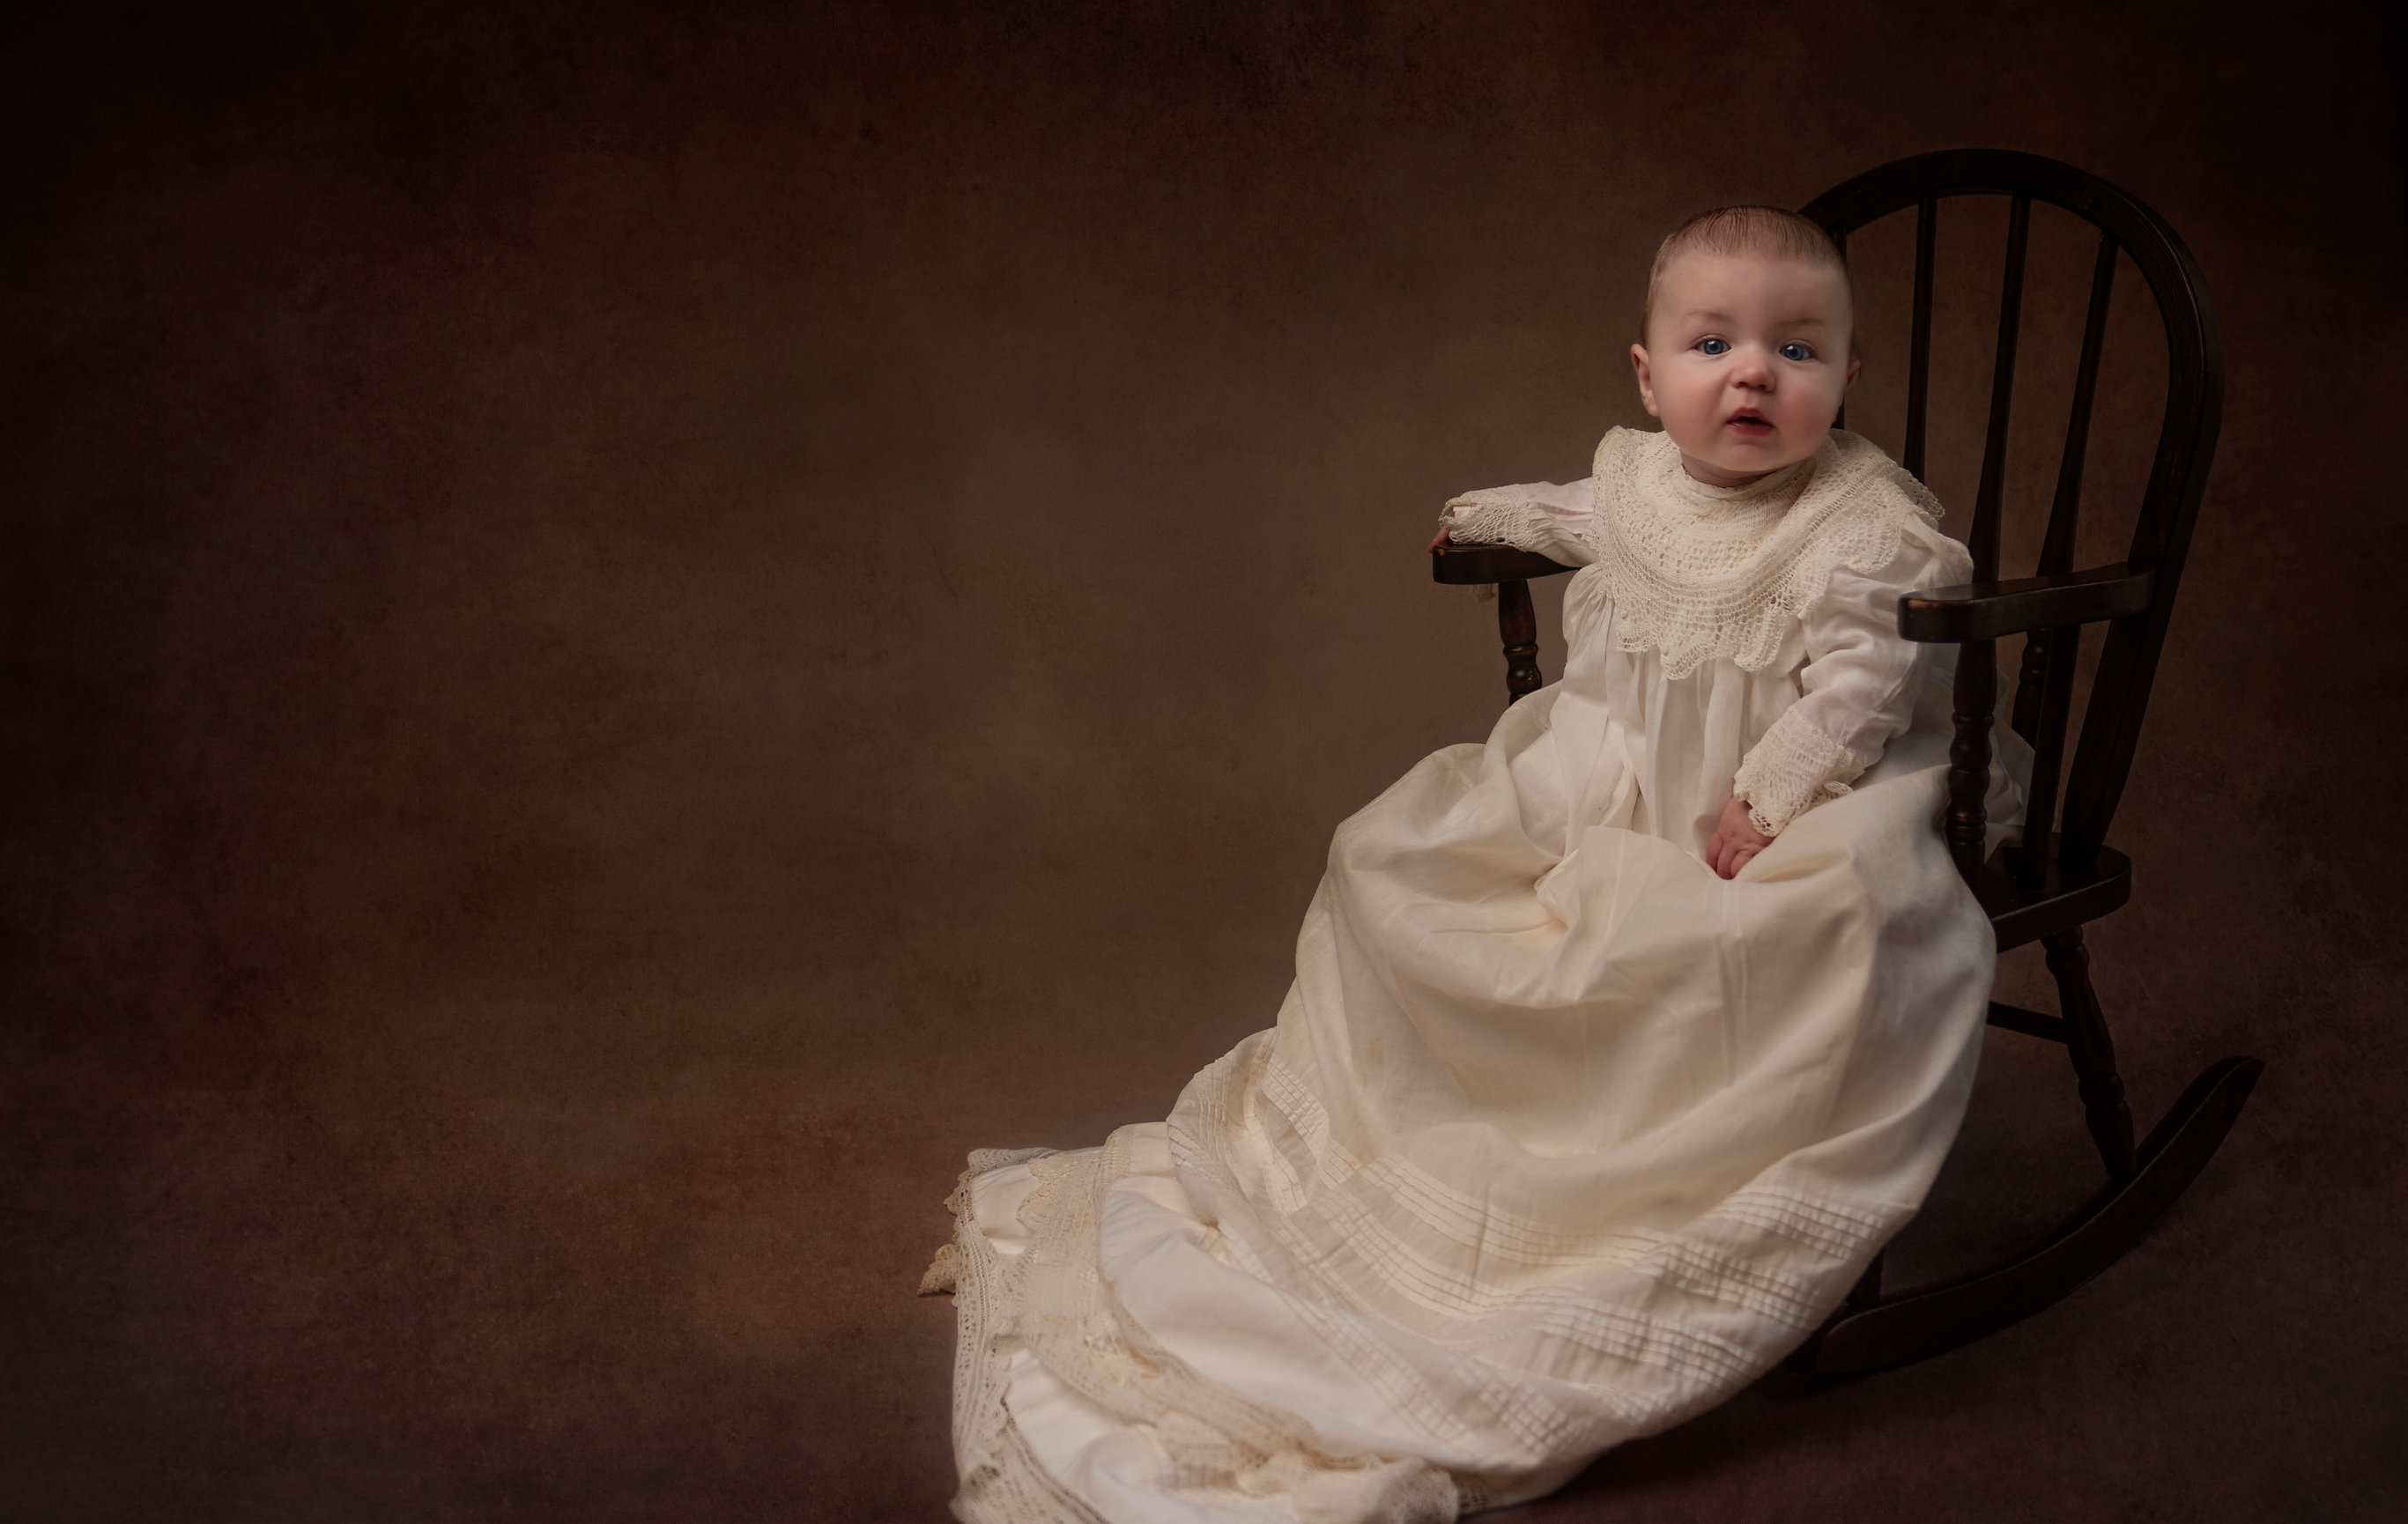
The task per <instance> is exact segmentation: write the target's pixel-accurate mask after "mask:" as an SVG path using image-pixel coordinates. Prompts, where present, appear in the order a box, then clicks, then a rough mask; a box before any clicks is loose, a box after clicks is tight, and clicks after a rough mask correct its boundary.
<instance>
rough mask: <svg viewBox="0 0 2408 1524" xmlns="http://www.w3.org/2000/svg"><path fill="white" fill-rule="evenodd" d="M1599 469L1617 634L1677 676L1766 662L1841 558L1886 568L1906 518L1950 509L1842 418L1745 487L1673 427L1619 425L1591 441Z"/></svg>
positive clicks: (1603, 559)
mask: <svg viewBox="0 0 2408 1524" xmlns="http://www.w3.org/2000/svg"><path fill="white" fill-rule="evenodd" d="M1596 482H1597V512H1596V515H1595V517H1594V518H1593V519H1592V520H1590V524H1589V534H1590V538H1591V542H1592V544H1593V545H1594V546H1595V548H1596V550H1597V575H1598V577H1600V578H1601V579H1602V580H1603V582H1604V584H1605V590H1606V592H1607V595H1608V596H1609V597H1611V598H1612V599H1613V605H1614V629H1615V632H1616V637H1615V638H1616V643H1617V644H1618V645H1619V646H1621V648H1623V649H1624V650H1629V651H1641V650H1654V651H1658V652H1660V653H1662V656H1663V660H1664V671H1665V676H1667V677H1687V676H1688V675H1689V674H1691V673H1693V672H1695V671H1696V670H1697V669H1698V668H1699V666H1701V665H1703V664H1704V663H1705V662H1708V661H1711V660H1713V659H1714V658H1717V657H1727V658H1729V659H1730V660H1731V661H1732V662H1735V663H1737V664H1738V665H1739V666H1740V667H1741V668H1742V669H1743V670H1745V671H1748V672H1757V671H1761V670H1762V669H1763V668H1764V667H1765V666H1766V665H1767V664H1769V663H1770V662H1771V661H1772V659H1773V657H1774V656H1775V655H1776V654H1778V653H1779V651H1780V648H1781V638H1782V636H1783V634H1785V633H1786V626H1787V623H1788V621H1789V620H1796V619H1800V618H1802V617H1804V615H1805V612H1806V609H1807V607H1808V605H1811V604H1812V603H1813V601H1814V599H1815V598H1817V597H1819V596H1820V595H1821V594H1822V592H1823V590H1824V589H1825V588H1826V587H1827V586H1828V584H1829V582H1830V579H1831V574H1832V573H1833V572H1834V571H1836V570H1838V569H1839V568H1841V567H1842V566H1845V567H1847V568H1848V569H1849V570H1851V571H1856V572H1863V573H1871V572H1877V571H1879V570H1881V568H1882V567H1884V566H1885V565H1887V564H1889V563H1890V561H1891V559H1892V558H1894V557H1895V556H1896V555H1897V554H1898V546H1899V535H1900V534H1901V533H1902V532H1903V531H1904V529H1905V527H1906V524H1907V523H1908V521H1909V520H1913V519H1921V520H1923V521H1924V522H1925V523H1927V524H1936V523H1937V522H1938V521H1939V519H1940V515H1941V511H1942V510H1941V506H1940V502H1939V499H1937V498H1935V497H1933V496H1932V495H1931V493H1930V492H1929V491H1927V490H1926V489H1925V488H1924V486H1923V484H1922V483H1921V482H1919V481H1916V480H1915V479H1914V477H1911V476H1909V475H1907V473H1906V472H1905V471H1903V470H1901V469H1900V468H1899V467H1898V466H1897V465H1895V464H1893V463H1891V461H1890V459H1889V457H1888V456H1886V455H1884V454H1883V453H1882V452H1881V450H1880V449H1878V448H1876V447H1875V446H1874V445H1873V444H1872V443H1871V441H1870V440H1867V439H1864V438H1862V437H1860V436H1859V435H1856V434H1848V433H1845V432H1842V431H1841V430H1836V429H1835V430H1833V431H1832V432H1831V434H1830V436H1829V437H1828V438H1827V439H1825V440H1824V441H1823V445H1822V448H1821V449H1817V450H1816V451H1815V452H1814V453H1813V454H1812V455H1810V456H1808V457H1807V458H1806V459H1805V460H1802V461H1799V463H1796V464H1795V465H1792V466H1788V467H1785V468H1784V469H1783V470H1780V471H1776V472H1773V473H1772V474H1771V475H1770V476H1766V477H1758V478H1757V479H1756V480H1755V481H1752V482H1749V483H1748V484H1746V485H1745V486H1743V487H1710V486H1708V485H1707V484H1705V483H1704V482H1701V481H1698V480H1696V479H1694V478H1692V477H1690V476H1689V474H1688V473H1687V472H1686V471H1684V470H1683V469H1682V468H1681V452H1680V450H1679V449H1676V448H1674V446H1673V444H1672V441H1671V439H1670V437H1669V436H1667V435H1665V434H1642V433H1640V432H1638V431H1636V430H1632V429H1615V430H1613V432H1612V433H1610V434H1607V435H1606V436H1605V438H1604V440H1603V441H1602V442H1600V443H1599V444H1598V447H1597V463H1596Z"/></svg>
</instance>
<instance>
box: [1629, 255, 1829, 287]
mask: <svg viewBox="0 0 2408 1524" xmlns="http://www.w3.org/2000/svg"><path fill="white" fill-rule="evenodd" d="M1675 275H1678V276H1680V277H1682V278H1683V279H1684V281H1686V282H1690V283H1698V284H1705V285H1760V284H1762V283H1763V282H1765V281H1766V280H1767V279H1785V278H1790V277H1803V278H1807V279H1809V280H1812V281H1815V282H1820V281H1823V280H1826V279H1828V280H1836V281H1838V282H1839V283H1840V285H1841V286H1842V289H1844V288H1845V286H1846V283H1847V274H1846V272H1845V271H1844V270H1842V269H1841V267H1840V266H1838V265H1836V264H1834V263H1831V262H1830V261H1828V260H1818V259H1810V258H1808V257H1807V256H1805V255H1803V254H1795V253H1791V252H1789V251H1787V250H1785V249H1675V250H1673V252H1672V254H1671V257H1670V258H1669V259H1667V260H1666V261H1665V262H1664V268H1663V272H1662V274H1661V276H1660V277H1659V278H1661V279H1667V280H1669V279H1670V278H1672V277H1674V276H1675Z"/></svg>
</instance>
